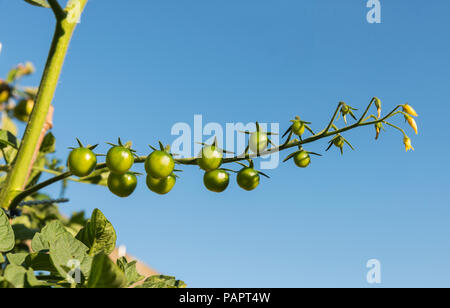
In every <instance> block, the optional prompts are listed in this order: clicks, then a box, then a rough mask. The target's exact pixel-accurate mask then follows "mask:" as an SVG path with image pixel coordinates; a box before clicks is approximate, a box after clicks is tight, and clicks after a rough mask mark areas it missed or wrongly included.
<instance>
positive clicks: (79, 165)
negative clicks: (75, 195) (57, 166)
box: [67, 148, 97, 177]
mask: <svg viewBox="0 0 450 308" xmlns="http://www.w3.org/2000/svg"><path fill="white" fill-rule="evenodd" d="M67 165H68V166H69V170H70V172H72V174H74V175H76V176H78V177H85V176H88V175H89V174H91V173H92V171H94V169H95V166H96V165H97V157H96V156H95V154H94V152H92V151H91V150H89V149H88V148H76V149H73V150H72V152H70V154H69V158H68V160H67Z"/></svg>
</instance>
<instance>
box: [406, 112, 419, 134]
mask: <svg viewBox="0 0 450 308" xmlns="http://www.w3.org/2000/svg"><path fill="white" fill-rule="evenodd" d="M405 119H406V121H407V122H408V124H409V125H410V126H411V127H412V128H413V129H414V132H415V133H416V135H417V134H419V131H418V130H417V123H416V121H415V120H414V118H413V117H411V116H409V115H405Z"/></svg>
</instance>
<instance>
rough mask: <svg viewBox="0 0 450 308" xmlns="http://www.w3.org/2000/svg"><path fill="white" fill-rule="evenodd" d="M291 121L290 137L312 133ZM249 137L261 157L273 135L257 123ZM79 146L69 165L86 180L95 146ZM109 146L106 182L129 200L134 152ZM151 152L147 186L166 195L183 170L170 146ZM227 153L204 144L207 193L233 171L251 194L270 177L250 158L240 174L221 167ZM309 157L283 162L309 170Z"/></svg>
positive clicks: (201, 162)
mask: <svg viewBox="0 0 450 308" xmlns="http://www.w3.org/2000/svg"><path fill="white" fill-rule="evenodd" d="M291 122H293V124H292V125H291V127H289V129H288V131H287V132H286V134H287V133H290V135H292V134H295V135H297V136H300V137H301V136H302V135H303V134H304V132H305V129H308V130H310V128H309V127H308V125H307V124H309V123H308V122H303V121H301V120H300V119H299V118H298V117H297V118H296V119H295V120H293V121H291ZM248 134H250V137H249V144H248V147H247V149H246V153H248V150H251V151H252V152H253V153H258V154H260V153H262V152H263V151H264V150H266V149H267V147H268V144H269V143H271V141H270V139H269V136H270V134H271V133H267V132H263V131H261V130H260V128H259V125H258V124H257V131H256V132H253V133H248ZM286 134H285V135H286ZM334 143H335V145H336V146H338V147H339V146H342V145H341V144H340V143H339V142H338V141H337V140H335V141H334ZM78 144H79V147H78V148H72V151H71V152H70V154H69V158H68V162H67V165H68V167H69V170H70V172H71V173H72V174H73V175H75V176H78V177H81V178H83V177H87V176H89V175H90V174H91V173H92V172H93V171H94V170H95V169H96V167H97V156H98V155H96V154H94V152H93V150H94V148H95V147H96V146H91V147H84V146H83V145H82V143H81V142H80V141H79V140H78ZM110 145H111V148H110V149H109V151H108V152H107V154H106V167H107V168H108V169H109V171H110V173H109V175H108V181H107V185H108V188H109V190H110V191H111V192H112V193H113V194H115V195H117V196H119V197H128V196H129V195H131V194H132V193H133V192H134V190H135V189H136V186H137V175H139V174H138V173H136V172H132V171H130V169H131V167H132V166H133V164H134V162H135V157H136V154H135V151H134V150H132V149H131V146H130V145H129V144H126V145H123V144H122V142H121V141H120V139H119V144H117V145H116V144H110ZM151 149H152V150H153V152H152V153H151V154H150V155H148V156H147V158H146V159H145V172H146V173H147V176H146V184H147V187H148V188H149V189H150V190H151V191H153V192H155V193H157V194H160V195H165V194H167V193H169V192H170V191H171V190H172V189H173V187H174V186H175V183H176V180H177V177H178V176H177V175H176V174H175V173H176V172H177V171H181V170H177V169H175V160H174V158H173V154H171V153H170V149H169V148H168V147H166V148H164V146H163V145H162V144H161V143H160V149H156V148H153V147H151ZM225 153H227V151H225V150H223V149H221V148H220V147H219V146H218V145H217V140H216V141H214V143H213V144H212V145H207V144H203V148H202V150H201V152H200V153H199V155H198V158H197V159H196V160H195V161H196V163H197V165H198V166H199V167H200V168H201V169H202V170H203V171H204V172H205V173H204V176H203V183H204V185H205V187H206V188H207V189H208V190H210V191H212V192H217V193H220V192H223V191H224V190H225V189H227V187H228V185H229V183H230V172H232V173H236V174H237V176H236V181H237V184H238V185H239V187H241V188H242V189H244V190H247V191H252V190H254V189H255V188H256V187H258V185H259V183H260V175H262V176H265V177H268V176H267V175H266V174H264V173H263V172H261V171H258V170H256V169H255V167H254V164H253V161H252V160H251V159H248V164H247V165H246V164H244V163H242V162H239V161H236V163H237V164H239V165H240V166H241V169H240V170H239V171H235V170H230V169H226V168H222V164H223V162H224V154H225ZM310 154H314V155H319V154H316V153H312V152H307V151H305V150H303V148H302V147H299V150H298V151H296V152H294V153H291V154H290V155H289V156H288V157H287V158H286V159H285V160H284V161H287V160H289V159H291V158H293V159H294V162H295V164H296V165H297V166H298V167H300V168H306V167H308V166H309V165H310V164H311V157H310Z"/></svg>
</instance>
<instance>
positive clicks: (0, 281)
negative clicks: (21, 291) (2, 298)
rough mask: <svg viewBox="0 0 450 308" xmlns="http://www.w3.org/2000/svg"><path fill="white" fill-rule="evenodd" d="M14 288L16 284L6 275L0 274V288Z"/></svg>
mask: <svg viewBox="0 0 450 308" xmlns="http://www.w3.org/2000/svg"><path fill="white" fill-rule="evenodd" d="M12 288H14V286H13V285H12V284H11V283H10V282H9V281H8V280H6V279H5V278H4V277H1V276H0V289H12Z"/></svg>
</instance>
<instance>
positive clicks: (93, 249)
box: [76, 209, 117, 256]
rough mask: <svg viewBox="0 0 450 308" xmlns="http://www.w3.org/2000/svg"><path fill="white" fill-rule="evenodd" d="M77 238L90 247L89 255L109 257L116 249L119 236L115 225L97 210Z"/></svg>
mask: <svg viewBox="0 0 450 308" xmlns="http://www.w3.org/2000/svg"><path fill="white" fill-rule="evenodd" d="M76 238H77V239H78V240H80V241H81V242H83V243H84V244H85V245H86V246H87V247H89V255H90V256H94V255H96V254H98V253H99V252H104V253H105V254H108V255H109V254H110V253H111V252H112V251H113V250H114V248H115V247H116V239H117V236H116V231H115V230H114V227H113V225H112V224H111V223H110V222H109V221H108V219H106V217H105V216H104V215H103V213H102V212H101V211H100V210H99V209H95V210H94V212H92V216H91V219H90V220H89V221H88V222H87V223H86V225H85V227H84V228H83V229H81V230H80V232H78V234H77V236H76Z"/></svg>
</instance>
